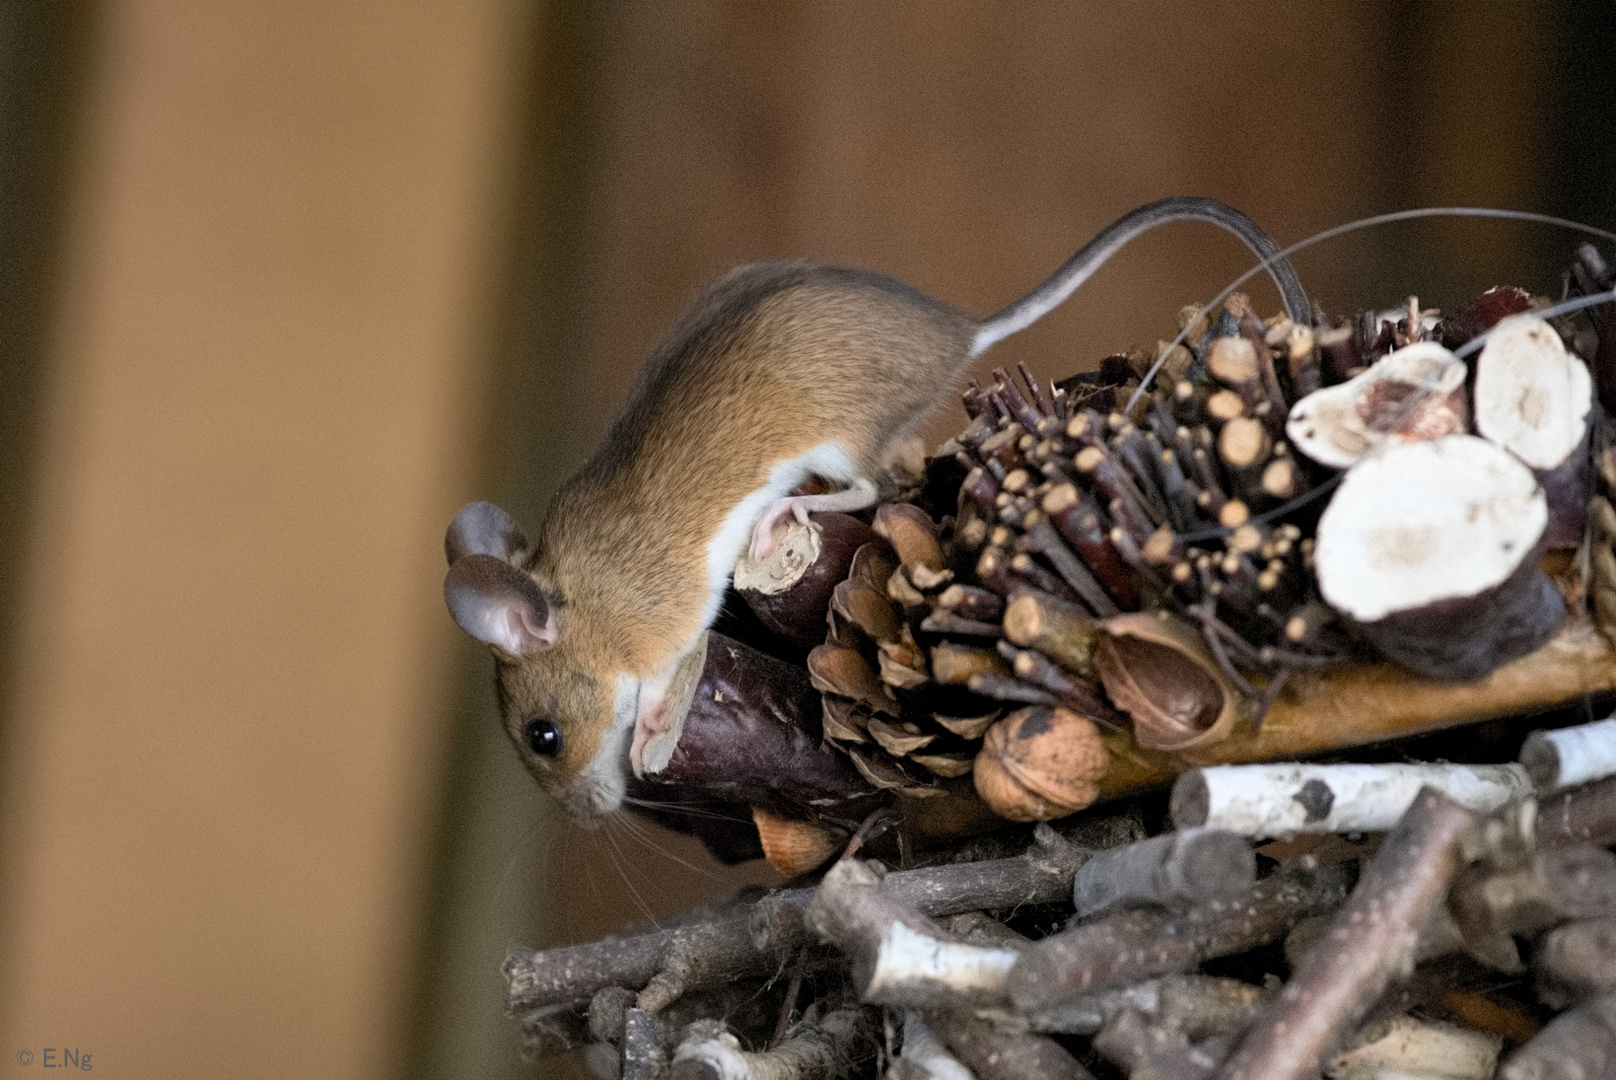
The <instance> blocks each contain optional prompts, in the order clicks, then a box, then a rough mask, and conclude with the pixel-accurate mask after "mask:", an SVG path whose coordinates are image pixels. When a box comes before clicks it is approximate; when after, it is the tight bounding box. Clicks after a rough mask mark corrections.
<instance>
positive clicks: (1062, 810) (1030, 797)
mask: <svg viewBox="0 0 1616 1080" xmlns="http://www.w3.org/2000/svg"><path fill="white" fill-rule="evenodd" d="M1108 763H1109V758H1108V757H1107V755H1106V751H1105V745H1104V743H1102V742H1101V741H1100V731H1099V729H1098V728H1096V727H1095V726H1094V724H1093V723H1091V722H1090V721H1088V720H1085V719H1084V718H1083V717H1081V716H1079V715H1077V713H1075V712H1072V711H1070V710H1069V709H1063V708H1061V707H1059V706H1055V707H1053V708H1051V707H1046V706H1033V707H1031V708H1026V709H1017V710H1016V711H1015V712H1013V713H1011V714H1010V715H1009V716H1007V717H1005V718H1004V719H1003V720H1000V721H999V722H998V723H996V724H994V725H993V726H992V727H991V728H989V729H988V733H987V735H986V736H985V737H984V738H983V740H982V749H981V751H980V752H979V753H978V754H977V756H976V767H975V769H974V770H973V777H974V779H975V781H976V793H977V794H978V795H980V796H981V797H982V801H983V802H985V803H987V804H988V806H990V807H992V809H993V812H994V813H996V814H998V815H999V816H1000V817H1005V818H1009V819H1010V820H1011V821H1048V820H1050V819H1052V818H1058V817H1065V816H1066V815H1067V814H1070V813H1074V812H1075V811H1078V810H1081V809H1083V807H1085V806H1087V805H1089V804H1090V803H1092V802H1093V801H1094V800H1095V798H1096V797H1098V795H1099V786H1098V782H1099V780H1100V778H1101V777H1103V776H1104V775H1105V771H1106V766H1107V765H1108Z"/></svg>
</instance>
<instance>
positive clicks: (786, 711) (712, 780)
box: [628, 633, 882, 835]
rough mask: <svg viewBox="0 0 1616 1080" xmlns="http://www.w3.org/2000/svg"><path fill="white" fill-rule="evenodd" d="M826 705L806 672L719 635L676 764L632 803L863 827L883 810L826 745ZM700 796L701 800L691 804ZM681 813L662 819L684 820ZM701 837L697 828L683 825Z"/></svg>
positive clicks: (644, 785)
mask: <svg viewBox="0 0 1616 1080" xmlns="http://www.w3.org/2000/svg"><path fill="white" fill-rule="evenodd" d="M822 708H823V706H822V703H821V700H820V695H819V693H818V691H817V690H816V689H815V688H814V686H813V685H812V684H811V683H810V681H809V677H808V674H807V672H805V671H803V669H802V668H800V667H797V666H796V665H794V664H787V663H785V662H783V661H780V660H776V659H774V658H773V657H771V656H767V655H765V654H764V653H761V652H758V651H757V650H756V649H752V648H750V647H748V646H746V645H743V644H741V643H740V642H738V641H734V640H731V639H729V638H726V637H723V636H722V635H719V634H711V633H710V634H709V635H708V645H707V653H706V659H705V662H704V664H703V667H702V671H701V675H700V678H699V679H698V681H697V683H696V687H695V692H694V694H693V695H692V697H691V701H690V707H689V709H688V711H687V712H686V714H685V717H684V722H683V728H682V730H681V732H680V735H679V741H678V743H677V744H676V745H675V747H674V750H673V754H672V756H671V757H670V759H669V760H668V762H667V764H666V765H665V766H664V767H663V768H662V769H660V770H659V771H658V772H656V773H655V774H648V775H647V776H646V777H645V778H644V779H643V780H634V781H632V782H631V783H630V790H629V792H628V794H629V795H630V796H631V797H632V798H636V799H642V800H648V801H650V802H652V803H653V804H661V803H664V802H667V801H669V800H670V798H672V799H673V801H675V802H691V801H693V802H700V801H701V800H707V801H714V802H723V803H729V804H740V805H744V806H752V807H762V808H763V809H765V810H766V811H768V812H770V813H773V814H776V815H779V816H783V817H788V818H793V819H803V820H817V821H819V822H821V823H824V824H828V825H834V826H837V827H842V828H853V827H856V826H857V825H858V824H859V822H860V821H862V820H863V819H864V817H866V816H867V815H868V814H869V813H870V812H871V811H873V810H874V809H875V808H876V807H877V806H879V805H882V800H880V799H879V798H876V797H875V789H874V788H873V787H872V786H871V785H870V784H869V783H868V782H866V781H864V780H863V779H862V778H861V777H860V776H859V774H858V772H857V771H856V770H854V769H853V768H851V766H850V763H849V762H848V760H847V758H846V757H845V756H844V755H843V754H841V753H840V752H839V751H837V750H836V749H834V748H832V747H829V746H827V745H826V744H825V743H824V741H823V740H822V739H821V737H820V732H821V726H820V717H821V711H822ZM693 794H699V796H700V798H699V799H692V798H691V796H692V795H693ZM678 816H679V815H678V811H677V810H674V811H670V812H669V813H668V814H664V815H659V819H663V818H669V817H673V818H677V817H678ZM679 827H681V828H682V829H683V830H685V831H695V832H696V833H697V834H698V835H701V834H702V830H703V829H704V828H705V827H706V826H705V825H704V824H703V822H702V820H700V819H696V818H691V819H689V820H687V821H685V822H683V823H682V825H680V826H679Z"/></svg>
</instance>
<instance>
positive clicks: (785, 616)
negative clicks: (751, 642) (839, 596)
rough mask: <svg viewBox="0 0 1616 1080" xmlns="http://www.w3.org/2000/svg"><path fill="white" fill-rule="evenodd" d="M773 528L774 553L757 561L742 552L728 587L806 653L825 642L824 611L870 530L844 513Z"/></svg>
mask: <svg viewBox="0 0 1616 1080" xmlns="http://www.w3.org/2000/svg"><path fill="white" fill-rule="evenodd" d="M808 522H809V523H808V524H807V525H802V524H800V523H798V522H797V521H795V520H792V521H789V522H788V523H787V524H785V525H783V526H781V527H779V528H777V529H776V530H775V546H774V551H773V552H772V553H771V554H770V556H769V558H767V559H765V560H763V562H761V563H759V562H756V561H754V560H753V559H752V557H751V555H750V554H749V553H748V554H743V555H742V557H741V560H740V562H738V563H737V564H736V566H735V577H734V585H735V589H736V591H737V592H739V593H740V594H741V597H742V598H743V599H744V600H745V601H746V603H747V606H748V607H750V608H751V609H752V610H753V612H755V613H756V614H757V617H758V619H759V620H761V621H762V623H763V625H764V626H765V627H767V628H768V629H769V630H771V631H773V632H774V633H776V634H778V635H780V636H781V637H782V638H784V639H785V640H787V641H789V642H791V643H792V644H794V645H797V646H799V647H800V648H804V649H811V648H813V647H814V646H815V645H819V644H821V643H823V642H824V640H825V607H826V605H827V604H828V603H829V602H830V596H831V591H832V590H833V589H835V588H836V586H837V584H838V583H840V582H841V581H843V580H844V579H845V578H846V577H847V574H848V570H849V567H850V566H851V564H852V561H853V553H854V552H855V551H857V550H858V548H859V547H861V546H862V545H864V544H867V543H869V542H870V541H872V540H874V539H875V534H874V533H873V532H872V531H871V530H870V527H869V526H868V525H866V524H864V522H862V521H860V520H859V519H858V518H855V517H852V516H850V515H848V514H837V513H823V514H810V515H809V517H808Z"/></svg>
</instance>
